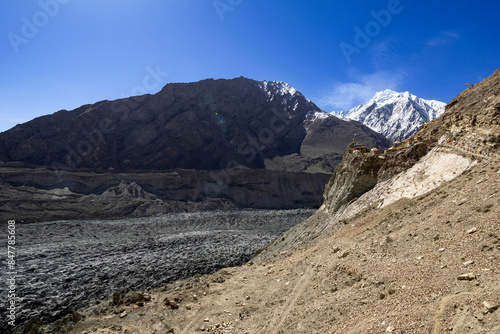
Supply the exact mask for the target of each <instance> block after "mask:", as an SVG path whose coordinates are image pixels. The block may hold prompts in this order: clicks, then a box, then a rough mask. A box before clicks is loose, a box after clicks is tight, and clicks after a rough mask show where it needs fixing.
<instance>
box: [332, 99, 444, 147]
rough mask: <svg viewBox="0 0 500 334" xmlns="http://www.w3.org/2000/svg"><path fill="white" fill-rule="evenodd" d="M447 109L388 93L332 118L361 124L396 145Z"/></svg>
mask: <svg viewBox="0 0 500 334" xmlns="http://www.w3.org/2000/svg"><path fill="white" fill-rule="evenodd" d="M445 106H446V104H445V103H443V102H439V101H435V100H424V99H421V98H418V97H417V96H415V95H413V94H411V93H410V92H403V93H398V92H395V91H393V90H390V89H386V90H384V91H381V92H378V93H376V94H375V95H374V96H373V98H372V99H371V100H369V101H367V102H365V103H363V104H361V105H359V106H357V107H355V108H352V109H348V110H344V111H333V112H332V114H333V115H335V116H337V117H342V118H345V119H352V120H356V121H359V122H361V123H363V124H365V125H366V126H368V127H369V128H371V129H372V130H374V131H377V132H379V133H382V134H383V135H385V136H386V137H387V138H389V139H391V140H394V141H396V140H402V139H405V138H408V137H410V136H412V135H413V134H415V132H417V130H418V129H419V128H420V126H422V125H423V124H425V123H427V122H430V121H432V120H433V119H436V118H437V117H439V116H441V115H442V114H443V112H444V108H445Z"/></svg>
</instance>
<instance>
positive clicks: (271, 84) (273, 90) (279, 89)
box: [259, 80, 302, 97]
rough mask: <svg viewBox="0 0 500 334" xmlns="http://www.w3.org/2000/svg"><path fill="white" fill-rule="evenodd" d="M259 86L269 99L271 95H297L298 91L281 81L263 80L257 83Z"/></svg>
mask: <svg viewBox="0 0 500 334" xmlns="http://www.w3.org/2000/svg"><path fill="white" fill-rule="evenodd" d="M259 86H260V88H261V89H262V90H264V91H265V92H266V93H267V94H268V96H269V97H271V96H272V95H273V94H279V95H281V96H285V95H290V96H294V95H295V94H297V93H299V91H298V90H296V89H295V88H293V87H292V86H290V84H287V83H286V82H283V81H265V80H264V81H261V82H259ZM299 94H300V93H299ZM300 95H302V94H300Z"/></svg>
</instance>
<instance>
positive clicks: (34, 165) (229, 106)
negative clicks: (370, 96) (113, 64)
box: [0, 78, 389, 221]
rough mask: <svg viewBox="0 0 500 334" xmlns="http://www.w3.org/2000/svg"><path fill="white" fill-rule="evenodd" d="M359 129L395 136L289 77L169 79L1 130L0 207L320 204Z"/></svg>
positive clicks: (100, 212) (120, 209)
mask: <svg viewBox="0 0 500 334" xmlns="http://www.w3.org/2000/svg"><path fill="white" fill-rule="evenodd" d="M353 139H354V140H356V141H359V142H362V143H364V144H366V145H367V146H369V147H370V146H382V147H386V146H388V145H389V142H388V140H387V139H386V138H385V137H383V136H382V135H380V134H378V133H376V132H375V131H373V130H370V129H369V128H368V127H366V126H364V125H363V124H361V123H359V122H355V121H344V120H341V119H339V118H337V117H334V116H332V115H329V114H327V113H326V112H324V111H322V110H320V109H319V108H318V107H317V106H316V105H315V104H314V103H312V102H311V101H309V100H308V99H306V98H305V97H304V96H303V95H302V94H301V93H299V92H298V91H297V90H295V89H293V88H292V87H291V86H290V85H288V84H286V83H282V82H267V81H263V82H258V81H254V80H249V79H245V78H237V79H233V80H212V79H208V80H203V81H200V82H196V83H178V84H168V85H166V86H165V87H164V88H163V89H162V90H161V91H160V92H158V93H157V94H155V95H144V96H137V97H131V98H127V99H121V100H116V101H101V102H98V103H95V104H92V105H84V106H82V107H80V108H77V109H75V110H71V111H67V110H61V111H59V112H56V113H54V114H52V115H48V116H43V117H39V118H36V119H34V120H32V121H30V122H27V123H24V124H20V125H17V126H16V127H14V128H12V129H10V130H8V131H6V132H3V133H0V161H1V162H0V187H1V188H0V189H1V190H0V217H7V218H8V217H12V216H13V215H16V216H17V217H18V218H19V219H20V220H25V221H43V220H45V221H46V220H56V219H82V218H101V217H118V216H150V215H156V214H163V213H169V212H185V211H200V210H215V209H228V208H235V207H240V208H248V207H250V208H267V209H290V208H301V207H319V206H320V205H321V200H322V194H323V190H324V187H325V184H326V183H327V182H328V179H329V178H330V175H331V173H332V172H333V170H334V168H335V166H336V165H337V164H338V162H339V161H340V160H341V158H342V154H343V152H344V149H345V147H346V146H347V145H348V144H349V143H350V142H352V141H353ZM20 208H21V209H22V210H20ZM20 212H21V213H20ZM7 218H6V219H7ZM8 219H11V218H8Z"/></svg>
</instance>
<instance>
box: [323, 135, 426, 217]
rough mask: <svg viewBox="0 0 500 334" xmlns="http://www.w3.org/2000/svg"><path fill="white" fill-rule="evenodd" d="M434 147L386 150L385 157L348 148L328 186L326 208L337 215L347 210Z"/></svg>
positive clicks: (421, 146) (324, 203)
mask: <svg viewBox="0 0 500 334" xmlns="http://www.w3.org/2000/svg"><path fill="white" fill-rule="evenodd" d="M431 145H432V144H431V143H429V144H427V143H419V144H416V145H414V146H411V147H407V148H401V149H399V150H395V151H386V152H385V153H384V154H383V155H378V154H374V153H366V154H355V153H352V152H351V151H350V149H349V148H348V149H347V150H346V153H345V154H344V158H343V159H342V162H341V163H340V164H339V165H337V167H336V168H335V172H334V173H333V176H332V177H331V179H330V181H329V182H328V184H327V185H326V188H325V193H324V195H323V205H324V206H325V209H326V210H327V211H328V212H331V213H334V212H336V211H338V210H339V209H341V208H345V207H346V206H347V205H348V204H349V203H350V202H351V201H353V200H354V199H356V198H358V197H359V196H361V195H363V194H364V193H365V192H367V191H368V190H370V189H372V188H373V187H375V185H376V184H377V183H378V182H381V181H384V180H387V179H388V178H390V177H391V176H393V175H395V174H398V173H401V172H402V171H404V170H406V169H408V168H410V167H412V166H413V165H414V164H415V163H416V162H417V161H418V160H419V159H420V158H421V157H422V156H424V155H425V154H426V153H427V152H428V151H429V147H430V146H431Z"/></svg>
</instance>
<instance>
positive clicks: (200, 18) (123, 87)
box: [0, 0, 500, 131]
mask: <svg viewBox="0 0 500 334" xmlns="http://www.w3.org/2000/svg"><path fill="white" fill-rule="evenodd" d="M373 13H379V14H377V15H378V16H379V17H378V21H377V20H376V18H375V16H377V15H375V16H374V15H373ZM499 13H500V2H498V1H493V0H486V1H471V0H468V1H465V0H456V1H417V0H413V1H411V0H400V1H397V0H383V1H378V0H377V1H305V0H302V1H298V0H286V1H285V0H272V1H270V0H217V1H213V0H147V1H146V0H141V1H139V0H41V1H29V0H22V1H21V0H2V1H1V2H0V33H1V39H0V60H1V62H0V64H1V65H0V131H4V130H7V129H9V128H11V127H13V126H14V125H16V124H17V123H22V122H26V121H28V120H30V119H32V118H34V117H37V116H41V115H45V114H50V113H53V112H55V111H57V110H60V109H73V108H76V107H79V106H80V105H82V104H87V103H94V102H97V101H100V100H104V99H108V100H111V99H117V98H121V97H125V96H131V95H137V94H140V93H143V92H147V93H156V92H157V91H159V90H160V88H161V87H162V86H163V85H165V84H167V83H169V82H191V81H198V80H202V79H206V78H228V79H229V78H234V77H239V76H245V77H248V78H252V79H256V80H276V81H285V82H288V83H290V84H291V85H292V86H293V87H295V88H296V89H298V90H299V91H301V92H302V93H303V94H304V95H305V96H306V97H308V98H309V99H311V100H312V101H313V102H315V103H316V104H318V106H319V107H321V108H323V109H324V110H326V111H332V110H342V109H346V108H349V107H353V106H355V105H357V104H359V103H362V102H364V101H365V100H367V99H369V98H370V97H371V96H372V95H373V93H375V92H376V91H380V90H383V89H386V88H390V89H394V90H396V91H410V92H411V93H413V94H415V95H417V96H419V97H422V98H426V99H436V100H441V101H444V102H449V101H450V100H451V99H453V98H454V97H455V96H456V95H457V94H458V93H460V91H462V90H463V89H464V88H465V86H464V84H465V83H475V82H478V81H480V80H482V79H483V78H484V77H487V76H489V75H491V74H492V73H493V72H494V71H495V70H496V69H498V68H499V67H500V43H499V42H500V37H499V36H500V35H499V33H500V20H499V18H498V14H499ZM387 14H389V15H387ZM367 29H368V30H367ZM356 31H358V32H359V31H361V32H362V34H363V35H365V34H367V33H368V34H367V35H366V36H365V37H367V38H368V39H366V38H365V39H363V38H362V37H360V36H361V34H359V33H358V32H356ZM356 35H358V36H357V37H358V38H357V39H356ZM346 55H347V56H346ZM155 72H156V74H155V75H152V74H151V73H155Z"/></svg>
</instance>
